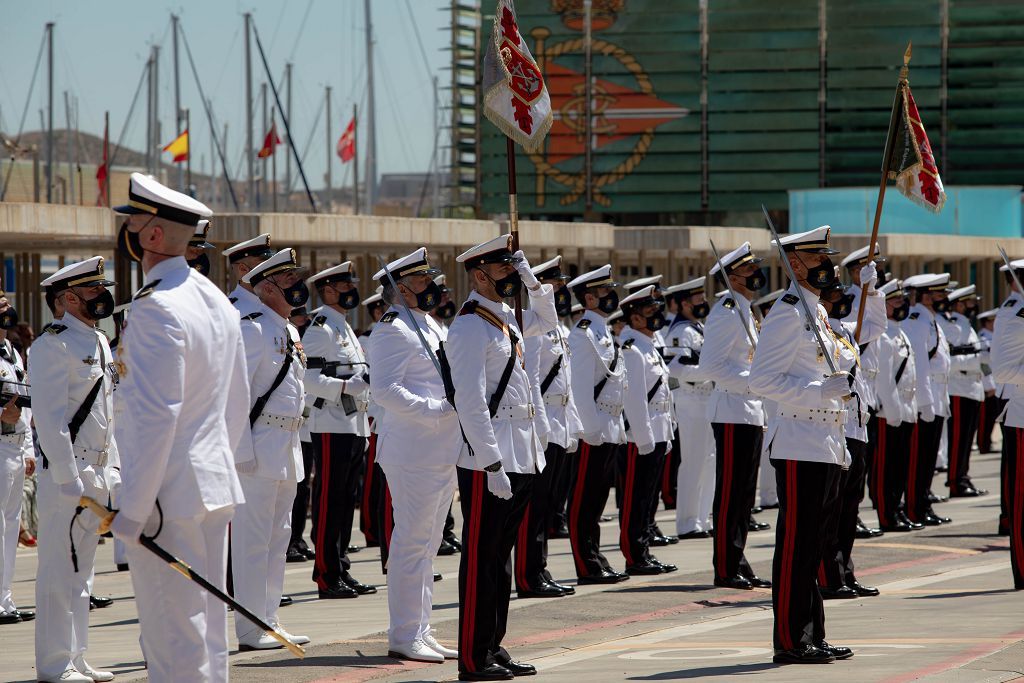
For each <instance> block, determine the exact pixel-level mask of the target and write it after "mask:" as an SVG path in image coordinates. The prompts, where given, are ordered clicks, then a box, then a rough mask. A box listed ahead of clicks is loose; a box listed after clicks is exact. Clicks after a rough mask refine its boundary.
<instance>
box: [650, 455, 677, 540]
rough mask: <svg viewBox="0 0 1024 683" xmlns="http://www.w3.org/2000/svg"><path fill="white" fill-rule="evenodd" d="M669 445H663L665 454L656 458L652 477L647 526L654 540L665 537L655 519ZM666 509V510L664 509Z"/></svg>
mask: <svg viewBox="0 0 1024 683" xmlns="http://www.w3.org/2000/svg"><path fill="white" fill-rule="evenodd" d="M671 445H672V444H671V442H667V443H666V444H665V452H664V453H661V455H658V456H657V457H658V463H657V468H658V471H657V472H656V473H655V477H654V493H653V494H652V495H651V509H650V512H649V514H648V515H647V519H648V526H649V527H650V532H651V538H654V537H655V536H664V535H665V534H663V533H661V529H659V528H658V522H657V521H656V519H655V517H656V516H657V514H658V493H659V492H660V491H662V485H663V484H662V482H663V481H664V477H665V470H666V469H668V466H669V460H670V459H671V456H672V451H670V450H668V449H669V447H670V446H671ZM657 453H658V451H657V450H655V451H654V453H651V455H656V454H657ZM666 509H668V508H666Z"/></svg>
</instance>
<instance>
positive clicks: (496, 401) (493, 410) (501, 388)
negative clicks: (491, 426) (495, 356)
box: [487, 330, 519, 419]
mask: <svg viewBox="0 0 1024 683" xmlns="http://www.w3.org/2000/svg"><path fill="white" fill-rule="evenodd" d="M508 336H509V339H510V340H511V341H512V352H511V353H509V355H508V363H506V364H505V369H504V370H503V371H502V373H501V379H499V380H498V386H497V387H496V388H495V389H494V393H493V394H492V395H491V400H490V401H488V402H487V411H488V412H489V413H490V414H491V418H492V419H493V418H494V416H495V415H497V414H498V405H500V404H501V399H502V398H503V397H504V396H505V390H506V389H508V381H509V380H510V379H511V378H512V368H513V367H515V364H516V355H517V354H516V351H517V350H518V347H517V346H516V345H517V344H519V338H518V337H517V336H516V333H515V332H513V331H512V330H508Z"/></svg>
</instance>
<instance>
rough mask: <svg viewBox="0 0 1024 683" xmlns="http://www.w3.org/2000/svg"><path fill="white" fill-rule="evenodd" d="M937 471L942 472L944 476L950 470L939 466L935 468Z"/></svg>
mask: <svg viewBox="0 0 1024 683" xmlns="http://www.w3.org/2000/svg"><path fill="white" fill-rule="evenodd" d="M935 471H936V472H942V473H943V474H945V473H946V472H949V468H948V467H946V466H945V465H939V466H937V467H936V468H935Z"/></svg>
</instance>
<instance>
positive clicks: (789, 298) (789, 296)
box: [782, 292, 800, 305]
mask: <svg viewBox="0 0 1024 683" xmlns="http://www.w3.org/2000/svg"><path fill="white" fill-rule="evenodd" d="M782 300H783V301H785V302H786V303H787V304H790V305H794V304H796V302H798V301H800V297H798V296H797V295H796V294H793V293H792V292H787V293H786V294H784V295H783V296H782Z"/></svg>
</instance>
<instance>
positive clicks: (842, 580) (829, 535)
mask: <svg viewBox="0 0 1024 683" xmlns="http://www.w3.org/2000/svg"><path fill="white" fill-rule="evenodd" d="M867 449H868V445H867V444H866V443H864V442H863V441H857V440H856V439H847V440H846V450H848V451H849V452H850V467H849V468H848V469H845V470H843V469H840V472H839V488H838V492H837V494H836V500H835V504H834V505H832V507H831V508H830V509H829V510H828V511H827V513H826V526H825V534H826V535H825V539H826V542H825V546H824V550H823V551H822V557H821V567H820V568H819V570H818V584H819V585H820V586H827V587H829V588H840V587H841V586H849V585H851V584H852V583H853V582H854V581H856V580H857V578H856V576H855V575H854V573H853V542H854V540H855V539H856V537H857V511H858V509H859V508H860V502H861V501H862V500H864V478H865V476H866V475H867V458H866V457H865V452H866V451H867Z"/></svg>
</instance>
